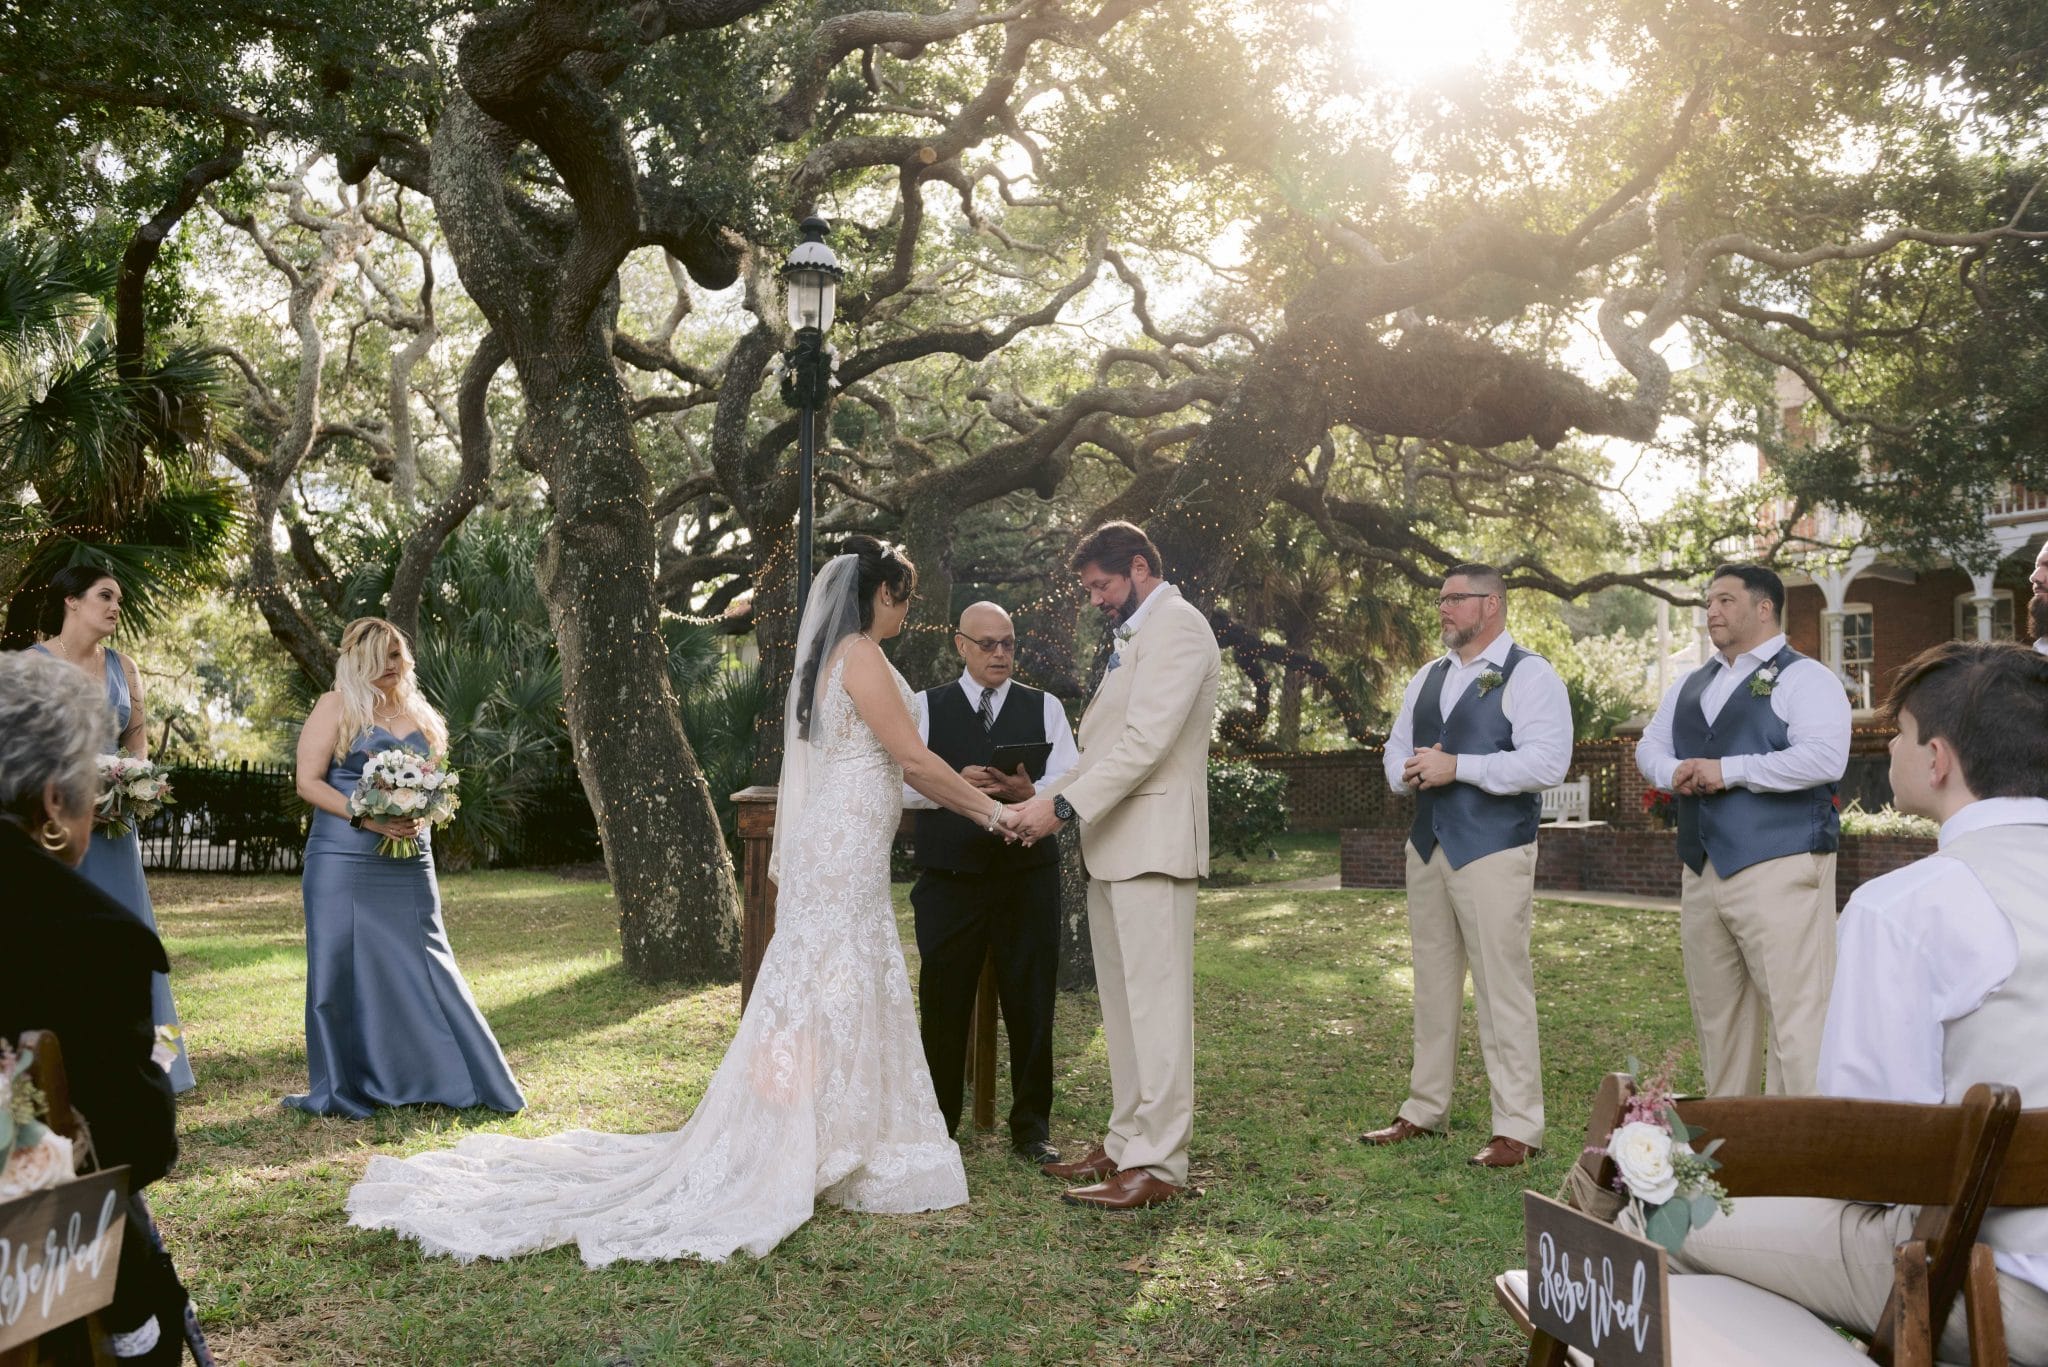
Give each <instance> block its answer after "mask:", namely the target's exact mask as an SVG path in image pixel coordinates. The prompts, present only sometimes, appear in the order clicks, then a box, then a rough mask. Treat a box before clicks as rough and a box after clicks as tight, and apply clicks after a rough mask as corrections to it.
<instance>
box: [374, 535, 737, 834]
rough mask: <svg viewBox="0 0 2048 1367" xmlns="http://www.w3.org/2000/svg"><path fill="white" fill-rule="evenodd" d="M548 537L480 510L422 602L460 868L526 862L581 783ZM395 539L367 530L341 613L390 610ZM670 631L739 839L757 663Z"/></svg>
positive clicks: (672, 667) (704, 638)
mask: <svg viewBox="0 0 2048 1367" xmlns="http://www.w3.org/2000/svg"><path fill="white" fill-rule="evenodd" d="M540 535H541V533H540V524H539V522H538V520H537V519H534V518H529V517H522V516H520V515H519V514H518V513H516V512H512V513H490V514H483V515H478V516H475V517H472V518H471V519H470V520H469V521H468V522H467V523H465V524H464V525H463V527H462V528H461V529H460V530H459V531H458V532H457V533H456V534H455V535H454V536H453V537H451V538H450V539H449V541H448V544H447V545H446V546H444V547H443V548H442V550H441V553H440V555H438V556H437V557H436V558H435V560H434V565H433V569H432V571H431V572H430V573H429V575H428V577H427V583H426V588H425V592H424V594H423V595H422V597H421V601H420V630H419V639H418V641H417V642H416V643H415V647H416V653H417V655H418V667H419V676H420V684H421V687H422V688H423V689H424V690H425V691H426V694H427V696H428V697H429V698H430V699H432V700H433V701H434V703H435V705H436V706H438V707H439V708H440V709H441V711H442V713H443V714H444V715H445V716H446V718H447V721H448V740H449V762H450V764H451V765H452V766H453V767H455V768H456V769H459V770H460V771H461V773H462V809H461V811H459V812H458V813H457V814H456V818H455V821H454V822H453V823H451V824H450V825H449V826H448V827H447V828H446V829H445V831H444V832H443V833H442V834H441V835H440V836H439V837H438V838H437V842H436V853H437V857H438V858H440V859H441V860H442V861H443V862H444V863H446V864H448V865H449V866H451V867H462V866H465V865H472V864H484V863H503V862H509V861H517V860H520V859H522V858H526V857H529V856H530V853H531V852H530V850H529V849H528V848H527V847H528V846H529V845H532V844H535V843H537V837H538V836H539V835H540V834H542V833H540V832H537V831H536V829H535V824H534V823H535V822H536V821H540V820H545V819H549V818H548V816H547V813H548V812H557V811H559V810H560V808H561V803H560V802H559V801H554V800H551V799H555V798H559V797H560V796H561V795H562V794H563V793H564V792H565V791H567V792H574V791H575V790H576V788H577V779H576V771H575V763H574V755H573V751H572V749H571V746H570V743H569V733H568V727H567V725H566V723H565V722H564V720H563V715H562V668H561V660H560V657H559V656H558V655H557V653H556V648H555V638H554V632H553V629H552V627H551V626H550V624H549V621H548V615H547V608H546V605H545V604H544V603H543V602H542V600H541V597H540V591H539V588H538V587H537V586H536V584H535V582H534V578H533V566H534V562H535V560H536V559H537V558H538V557H539V554H540ZM399 543H400V537H399V536H398V535H397V533H396V532H394V531H393V530H391V529H389V528H383V527H375V526H372V527H368V528H363V529H361V530H359V531H358V533H357V540H356V543H355V545H354V546H353V547H352V548H351V551H350V558H351V560H352V561H353V563H354V566H355V568H354V569H353V570H352V571H351V572H349V573H348V574H347V575H346V576H345V578H346V581H347V589H346V591H345V594H344V597H343V601H342V604H341V609H342V613H343V615H344V616H348V617H354V616H362V615H366V614H376V613H379V612H381V611H382V610H383V602H384V596H385V593H386V591H387V589H388V588H389V585H390V578H391V572H392V568H393V566H395V565H396V563H397V559H398V548H399ZM662 634H663V638H664V640H665V641H666V643H667V645H668V648H669V676H670V680H671V682H672V683H673V685H674V686H675V689H676V693H677V695H678V697H679V698H681V700H682V704H683V726H684V728H685V730H686V732H687V733H688V735H689V738H690V744H691V747H692V748H693V749H694V750H695V752H696V754H697V757H698V760H699V762H700V763H701V764H702V765H703V767H704V771H705V777H706V779H707V780H708V781H709V782H710V784H711V792H712V798H713V801H714V802H715V803H716V804H717V806H718V809H719V815H720V817H721V819H722V820H723V822H724V825H725V829H726V832H727V835H728V838H729V839H730V838H731V836H732V812H731V802H730V799H729V796H728V795H729V794H731V793H733V792H735V791H737V790H738V789H740V788H742V787H745V786H746V782H747V774H748V772H749V771H750V770H751V768H752V767H753V733H754V718H755V716H756V715H757V714H758V713H759V711H760V709H761V708H762V707H763V706H764V705H765V703H766V699H765V694H764V689H763V687H762V685H761V683H760V680H759V677H758V674H757V673H756V671H753V670H738V669H733V668H730V667H728V666H727V665H726V663H725V661H724V657H723V652H722V650H721V648H720V645H719V641H718V637H717V636H716V635H715V634H714V633H713V632H712V631H710V630H709V629H708V628H705V627H701V626H696V625H693V624H691V623H687V622H683V621H681V620H678V619H670V620H668V621H666V622H664V623H663V627H662ZM571 805H573V804H571ZM551 843H552V842H551Z"/></svg>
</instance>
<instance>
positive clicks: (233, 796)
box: [137, 760, 311, 873]
mask: <svg viewBox="0 0 2048 1367" xmlns="http://www.w3.org/2000/svg"><path fill="white" fill-rule="evenodd" d="M170 777H171V792H172V795H173V796H174V797H176V798H177V804H176V805H175V806H171V807H166V808H164V809H163V810H162V811H161V812H158V813H157V814H156V815H155V816H153V817H151V818H150V819H149V820H147V821H145V822H143V823H142V827H141V829H140V830H139V831H138V832H137V834H138V835H139V836H140V838H141V841H142V866H143V867H144V868H146V869H183V870H187V871H189V872H194V873H293V872H296V871H297V870H298V868H299V865H300V863H301V862H302V860H303V859H304V856H305V849H306V822H307V820H308V818H309V817H310V815H311V809H310V808H308V807H307V806H306V804H305V803H304V802H302V801H300V800H299V796H298V794H297V793H296V792H295V791H294V790H293V782H292V777H293V775H292V767H291V766H290V765H288V764H251V763H249V762H248V761H246V760H244V761H243V762H242V763H240V764H177V765H172V766H171V772H170Z"/></svg>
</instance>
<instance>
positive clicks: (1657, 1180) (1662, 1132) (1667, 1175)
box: [1604, 1050, 1734, 1253]
mask: <svg viewBox="0 0 2048 1367" xmlns="http://www.w3.org/2000/svg"><path fill="white" fill-rule="evenodd" d="M1677 1060H1678V1051H1677V1050H1673V1051H1672V1052H1671V1053H1670V1054H1668V1055H1666V1056H1665V1059H1664V1062H1663V1064H1662V1066H1660V1067H1659V1068H1658V1070H1657V1071H1656V1072H1655V1073H1654V1074H1652V1075H1651V1076H1650V1077H1649V1078H1647V1079H1644V1078H1643V1066H1642V1064H1641V1063H1639V1062H1638V1061H1637V1060H1635V1059H1630V1060H1629V1061H1628V1070H1629V1073H1630V1075H1631V1076H1632V1077H1634V1078H1636V1079H1638V1081H1637V1084H1636V1094H1635V1096H1634V1097H1632V1098H1631V1099H1630V1100H1629V1102H1628V1105H1627V1106H1626V1108H1624V1110H1623V1111H1622V1117H1621V1124H1619V1125H1617V1126H1615V1128H1614V1133H1613V1134H1611V1135H1609V1136H1608V1137H1607V1147H1606V1148H1605V1150H1604V1152H1605V1154H1606V1156H1607V1157H1609V1158H1611V1159H1613V1160H1614V1169H1615V1177H1614V1186H1615V1190H1617V1191H1619V1192H1622V1193H1623V1194H1624V1195H1626V1196H1627V1197H1628V1206H1629V1208H1630V1209H1631V1210H1633V1212H1634V1214H1635V1217H1636V1219H1637V1220H1639V1221H1640V1222H1641V1225H1642V1230H1643V1237H1645V1238H1647V1239H1650V1240H1652V1241H1654V1242H1656V1243H1659V1244H1662V1245H1663V1246H1664V1247H1665V1248H1666V1249H1667V1250H1668V1251H1670V1252H1672V1253H1676V1252H1678V1249H1679V1246H1680V1245H1681V1244H1683V1243H1684V1242H1685V1236H1686V1235H1687V1234H1689V1233H1691V1232H1692V1231H1693V1230H1695V1229H1698V1228H1700V1227H1701V1226H1703V1225H1705V1224H1706V1223H1707V1221H1709V1220H1711V1219H1713V1218H1714V1212H1715V1211H1717V1210H1718V1211H1720V1212H1721V1213H1722V1214H1724V1215H1725V1214H1727V1213H1728V1212H1729V1210H1730V1209H1731V1208H1732V1207H1733V1204H1734V1203H1733V1202H1732V1201H1731V1200H1730V1198H1729V1196H1728V1193H1727V1191H1726V1189H1724V1188H1723V1187H1722V1186H1721V1184H1720V1183H1719V1182H1717V1181H1715V1180H1714V1172H1715V1170H1716V1169H1718V1168H1719V1167H1720V1166H1721V1164H1720V1162H1719V1161H1718V1160H1717V1159H1716V1158H1715V1157H1714V1151H1715V1150H1716V1149H1718V1148H1720V1147H1721V1141H1720V1140H1718V1139H1716V1140H1714V1141H1713V1142H1711V1143H1709V1144H1708V1145H1707V1146H1706V1148H1704V1149H1700V1150H1697V1151H1696V1150H1694V1148H1693V1146H1692V1141H1693V1140H1694V1139H1696V1138H1698V1137H1699V1134H1700V1131H1698V1130H1695V1129H1693V1128H1692V1127H1691V1126H1689V1125H1687V1124H1686V1123H1685V1122H1684V1121H1683V1120H1680V1119H1679V1118H1678V1106H1677V1102H1676V1100H1675V1098H1674V1097H1673V1095H1672V1091H1671V1076H1672V1074H1673V1073H1674V1072H1675V1071H1676V1068H1677Z"/></svg>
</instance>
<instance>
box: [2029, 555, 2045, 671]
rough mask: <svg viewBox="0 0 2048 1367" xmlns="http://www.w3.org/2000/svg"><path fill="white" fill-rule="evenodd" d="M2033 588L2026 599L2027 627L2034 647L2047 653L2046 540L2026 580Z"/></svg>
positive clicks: (2042, 652)
mask: <svg viewBox="0 0 2048 1367" xmlns="http://www.w3.org/2000/svg"><path fill="white" fill-rule="evenodd" d="M2027 583H2028V585H2029V586H2030V587H2031V588H2032V589H2033V590H2034V596H2033V597H2032V598H2029V599H2028V600H2027V629H2028V633H2029V634H2030V635H2031V636H2033V638H2034V649H2035V650H2037V651H2039V652H2040V653H2041V654H2043V655H2048V542H2043V543H2042V545H2041V553H2040V554H2039V555H2037V556H2035V557H2034V573H2033V577H2032V578H2030V579H2028V580H2027Z"/></svg>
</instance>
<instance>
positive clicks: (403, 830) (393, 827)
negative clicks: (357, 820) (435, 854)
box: [363, 816, 420, 840]
mask: <svg viewBox="0 0 2048 1367" xmlns="http://www.w3.org/2000/svg"><path fill="white" fill-rule="evenodd" d="M363 829H364V830H366V831H375V832H376V833H377V834H378V835H381V836H383V837H384V838H386V839H387V840H414V839H417V838H418V837H419V833H420V823H419V822H417V821H415V820H413V819H412V818H411V817H409V816H401V817H393V818H392V819H391V820H389V821H365V822H364V823H363Z"/></svg>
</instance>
